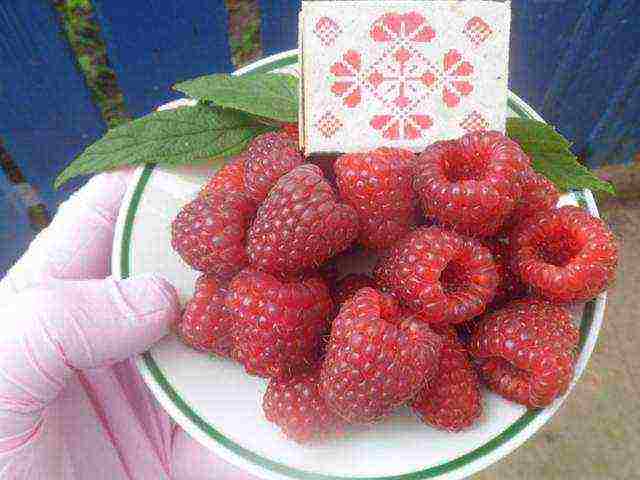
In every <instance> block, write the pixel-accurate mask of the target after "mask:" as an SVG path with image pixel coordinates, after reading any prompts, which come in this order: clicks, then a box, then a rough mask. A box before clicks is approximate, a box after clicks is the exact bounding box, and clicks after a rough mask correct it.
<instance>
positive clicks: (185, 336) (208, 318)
mask: <svg viewBox="0 0 640 480" xmlns="http://www.w3.org/2000/svg"><path fill="white" fill-rule="evenodd" d="M226 295H227V289H226V285H225V284H224V282H220V281H219V280H217V279H216V278H215V277H214V276H212V275H201V276H200V277H199V278H198V280H197V281H196V288H195V293H194V294H193V297H192V298H191V300H189V302H188V303H187V306H186V308H185V311H184V314H183V315H182V321H181V322H180V324H179V325H178V333H179V335H180V338H182V340H183V341H184V342H185V343H186V344H187V345H189V346H191V347H193V348H195V349H196V350H201V351H204V352H212V353H216V354H218V355H222V356H228V355H229V353H230V351H231V340H232V336H231V329H232V326H233V322H232V318H231V315H229V312H228V311H227V308H226V307H225V304H224V299H225V296H226Z"/></svg>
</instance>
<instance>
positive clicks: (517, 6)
mask: <svg viewBox="0 0 640 480" xmlns="http://www.w3.org/2000/svg"><path fill="white" fill-rule="evenodd" d="M299 7H300V1H299V0H144V1H143V0H136V1H131V0H128V1H124V0H6V1H2V2H1V3H0V278H1V277H2V276H4V272H5V271H6V270H7V269H8V268H9V267H10V265H11V264H12V263H13V262H14V261H15V260H16V259H17V258H19V256H20V255H21V254H22V252H23V251H24V249H25V248H26V246H27V245H28V243H29V242H30V241H31V240H32V239H33V237H34V236H35V235H36V234H37V232H38V231H40V230H41V229H43V228H45V227H46V225H47V224H48V222H49V221H50V219H51V216H52V215H54V214H55V211H56V209H57V207H58V205H59V204H60V202H62V201H63V200H64V199H65V198H67V197H68V196H69V194H70V193H71V192H72V191H73V190H74V189H76V188H77V187H78V186H79V185H81V184H82V183H83V181H85V180H77V181H75V182H71V183H70V184H68V185H67V186H65V187H64V188H63V189H62V190H61V191H55V190H54V189H53V186H52V183H53V179H54V178H55V176H56V175H57V173H59V172H60V171H61V170H62V168H63V167H64V166H65V165H66V164H67V163H69V162H70V161H71V160H72V159H73V158H74V157H75V156H76V155H77V154H78V153H80V152H81V151H82V150H83V149H84V148H85V147H86V146H87V145H89V144H90V143H92V142H93V141H95V140H96V139H97V138H98V137H100V136H101V135H102V134H103V133H104V132H105V131H106V129H108V128H111V127H115V126H117V125H119V124H121V123H123V122H126V121H128V120H129V119H131V118H133V117H137V116H140V115H144V114H146V113H148V112H150V111H151V110H153V109H154V108H155V107H157V106H158V105H160V104H162V103H164V102H166V101H168V100H171V99H173V98H177V95H176V94H175V92H172V91H171V90H170V86H171V85H172V84H173V83H175V82H176V81H179V80H183V79H188V78H191V77H195V76H198V75H203V74H206V73H212V72H230V71H233V70H234V69H235V68H238V67H241V66H243V65H245V64H247V63H249V62H251V61H253V60H256V59H258V58H261V57H263V56H265V55H270V54H273V53H277V52H281V51H284V50H288V49H291V48H295V47H296V44H297V38H296V37H297V34H296V30H297V29H296V19H297V13H298V10H299ZM512 9H513V22H512V39H511V59H510V88H511V90H512V91H514V92H515V93H516V94H518V95H519V96H521V97H522V98H523V99H524V100H525V101H527V102H528V103H529V104H530V105H531V106H533V107H534V108H535V109H536V110H537V111H538V112H539V113H540V114H541V115H542V116H543V117H544V118H545V119H546V120H547V121H548V122H550V123H552V124H554V125H555V126H556V127H557V128H558V130H560V132H561V133H563V134H564V135H565V136H566V137H568V138H569V139H570V140H572V141H573V142H574V146H573V149H574V153H576V154H577V155H578V156H579V158H580V161H581V162H583V163H584V164H586V165H588V166H590V167H591V168H594V169H596V171H597V173H598V175H600V176H601V177H602V178H604V179H607V180H609V181H611V182H613V183H614V185H615V187H616V189H617V191H618V195H617V196H616V197H613V196H608V195H604V194H603V195H600V196H599V198H598V203H599V207H600V211H601V215H602V216H603V217H604V218H605V219H606V220H607V221H608V222H609V224H610V225H611V227H612V229H613V230H614V231H615V232H616V233H617V234H618V236H619V238H620V241H621V245H622V252H621V265H620V269H619V273H618V280H617V283H616V285H615V286H614V287H613V289H612V290H611V292H610V297H609V299H610V300H609V305H608V308H607V312H606V318H605V326H604V328H603V331H602V334H601V338H600V340H599V343H598V346H597V347H596V351H595V354H594V356H593V357H592V360H591V362H590V365H589V367H588V369H587V372H586V373H585V375H584V377H583V379H582V381H581V382H580V383H579V385H578V386H577V388H576V390H575V391H574V393H573V394H572V395H571V396H570V397H569V399H568V401H567V402H566V403H565V405H564V406H563V408H562V409H561V411H560V412H559V413H558V414H557V415H556V417H555V419H554V420H553V421H551V422H550V423H549V424H548V425H546V426H545V427H544V428H543V429H542V430H541V431H540V432H539V433H538V434H537V435H536V436H535V437H534V438H533V439H532V440H530V441H529V442H527V443H526V444H525V446H524V447H521V448H520V449H519V450H518V451H516V452H515V453H514V454H512V455H510V456H508V457H507V458H506V459H504V460H503V461H501V462H500V463H499V464H497V465H495V466H493V467H491V468H489V469H488V470H486V471H485V472H483V473H481V474H478V475H476V476H475V477H474V479H478V480H490V479H491V480H493V479H496V480H497V479H501V480H511V479H513V480H516V479H517V480H523V479H527V480H528V479H549V480H551V479H556V478H557V479H561V478H562V479H565V478H572V479H573V478H580V479H581V480H587V479H598V480H600V479H625V480H627V479H633V478H640V459H639V458H638V456H637V451H638V448H639V447H640V431H639V430H640V429H639V428H638V426H639V425H640V409H639V408H638V407H639V406H640V386H639V385H640V375H639V374H638V372H640V353H638V352H640V333H639V332H640V328H638V326H637V325H636V322H637V317H638V312H639V311H640V301H639V300H638V293H640V292H639V291H638V287H637V285H639V284H640V251H639V250H640V34H638V33H637V32H638V31H640V2H638V1H637V0H585V1H578V2H576V1H573V0H513V1H512Z"/></svg>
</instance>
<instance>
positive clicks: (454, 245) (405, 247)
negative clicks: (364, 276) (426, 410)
mask: <svg viewBox="0 0 640 480" xmlns="http://www.w3.org/2000/svg"><path fill="white" fill-rule="evenodd" d="M374 277H375V279H376V282H377V283H378V285H379V286H380V287H381V288H383V289H385V290H388V291H389V292H391V293H393V294H394V295H396V296H397V297H398V298H399V299H400V300H401V301H402V302H403V303H404V304H405V305H407V306H408V307H409V308H411V309H413V310H414V311H415V312H417V315H418V317H419V318H420V319H422V320H424V321H426V322H429V323H434V324H436V323H438V324H452V323H461V322H464V321H466V320H469V319H471V318H473V317H475V316H477V315H480V314H481V313H483V312H484V310H485V308H486V306H487V305H488V304H489V302H491V300H492V299H493V296H494V294H495V291H496V286H497V284H498V273H497V271H496V265H495V263H494V261H493V257H492V256H491V253H490V252H489V249H487V248H486V247H484V246H483V245H481V244H480V242H478V241H477V240H474V239H471V238H467V237H463V236H461V235H458V234H457V233H455V232H451V231H448V230H445V229H443V228H440V227H421V228H419V229H417V230H415V231H413V232H411V233H410V234H409V235H407V236H406V237H405V238H403V239H402V240H400V242H398V243H397V244H396V245H395V246H394V247H393V248H391V249H390V251H389V253H388V255H387V256H385V257H383V258H382V259H381V261H380V262H379V263H378V265H377V266H376V268H375V271H374Z"/></svg>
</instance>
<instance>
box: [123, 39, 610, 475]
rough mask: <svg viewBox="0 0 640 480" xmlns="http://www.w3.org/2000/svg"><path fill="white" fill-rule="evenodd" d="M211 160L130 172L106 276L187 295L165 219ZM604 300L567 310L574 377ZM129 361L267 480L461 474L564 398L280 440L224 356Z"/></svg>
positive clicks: (288, 63) (185, 417) (283, 65)
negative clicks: (160, 284) (324, 437)
mask: <svg viewBox="0 0 640 480" xmlns="http://www.w3.org/2000/svg"><path fill="white" fill-rule="evenodd" d="M296 68H297V54H296V51H289V52H284V53H282V54H279V55H275V56H272V57H269V58H266V59H264V60H261V61H259V62H256V63H254V64H252V65H250V66H249V67H246V68H244V69H242V70H241V71H239V72H237V73H238V74H243V73H246V72H249V71H253V72H255V71H272V70H276V69H280V70H285V71H293V72H295V69H296ZM509 108H510V114H511V115H512V116H521V117H526V118H534V119H538V120H541V118H540V117H539V116H538V115H537V114H536V112H534V111H533V109H531V108H530V107H529V106H528V105H526V104H525V103H524V102H523V101H522V100H521V99H520V98H518V97H517V96H516V95H513V94H511V95H510V97H509ZM218 166H219V163H217V164H211V165H207V166H203V167H197V168H195V167H182V168H165V167H155V168H154V167H153V166H146V167H141V168H140V169H138V171H137V176H136V180H135V181H134V182H133V183H132V186H131V188H130V189H129V191H128V193H127V195H126V198H125V201H124V204H123V207H122V210H121V212H120V217H119V220H118V225H117V230H116V238H115V243H114V253H113V273H114V275H115V276H119V277H122V278H125V277H127V276H129V275H134V274H136V275H137V274H141V273H145V272H157V273H161V274H163V275H165V276H166V277H167V278H168V279H169V280H170V281H172V282H173V283H174V285H175V286H176V287H177V289H178V291H179V293H180V298H181V300H182V301H183V302H184V301H186V300H187V299H188V298H189V297H190V295H191V294H192V292H193V283H194V281H195V279H196V277H197V273H196V272H194V271H192V270H190V269H189V268H188V267H187V266H186V265H185V264H184V263H182V262H181V261H180V259H179V257H178V255H177V254H175V253H174V252H173V251H172V249H171V246H170V224H171V221H172V219H173V218H174V216H175V215H176V213H177V212H178V209H179V208H180V207H181V206H182V205H184V204H185V203H186V202H187V201H189V200H190V199H191V198H193V197H194V196H195V194H196V193H197V191H198V190H199V187H200V185H201V184H202V183H203V181H204V180H205V179H206V178H207V176H209V175H211V172H212V169H215V168H217V167H218ZM562 203H574V204H576V203H579V204H582V205H583V206H585V207H586V208H588V209H589V211H590V212H591V213H592V214H593V215H597V208H596V205H595V202H594V200H593V197H592V195H591V193H590V192H589V191H583V192H574V193H572V194H569V195H565V196H564V197H563V199H562ZM604 306H605V295H601V296H600V297H599V298H598V299H597V300H595V301H593V302H591V303H589V304H587V305H586V307H585V308H584V310H582V309H581V311H579V312H576V322H579V324H580V331H581V335H582V336H581V342H580V357H579V360H578V364H577V368H576V375H575V379H574V383H575V381H576V380H577V379H578V377H580V375H581V374H582V372H583V371H584V368H585V366H586V364H587V361H588V360H589V357H590V355H591V352H592V351H593V347H594V345H595V342H596V339H597V336H598V332H599V330H600V326H601V323H602V318H603V312H604ZM138 367H139V369H140V373H141V374H142V376H143V378H144V379H145V381H146V382H147V384H148V385H149V387H150V389H151V390H152V392H153V393H154V394H155V396H156V397H157V399H158V401H159V402H160V403H161V404H162V405H163V406H164V408H165V409H166V410H167V411H168V412H169V414H170V415H171V416H172V417H173V418H174V419H175V420H176V422H178V423H179V424H180V425H181V426H182V428H184V429H185V430H186V431H187V432H189V434H191V435H192V436H193V437H194V438H195V439H197V440H198V441H199V442H201V443H202V444H203V445H204V446H205V447H207V448H210V449H211V450H214V451H215V452H216V453H217V454H219V455H220V456H222V457H224V458H225V459H227V460H228V461H229V462H232V463H234V464H236V465H239V466H240V467H243V468H245V469H246V470H249V471H250V472H252V473H254V474H256V475H259V476H261V477H264V478H269V479H285V478H286V479H290V478H295V479H305V480H306V479H318V480H320V479H323V480H324V479H327V480H329V479H351V478H359V479H363V478H366V479H380V480H382V479H389V480H390V479H391V478H393V480H405V479H406V480H417V479H422V478H438V479H448V480H451V479H459V478H464V477H466V476H468V475H471V474H472V473H474V472H477V471H479V470H481V469H482V468H485V467H486V466H488V465H490V464H492V463H494V462H496V461H497V460H499V459H500V458H502V457H503V456H505V455H506V454H508V453H509V452H511V451H512V450H513V449H515V448H516V447H518V446H519V445H520V444H522V443H523V442H524V441H525V440H526V439H527V438H529V437H530V436H531V435H533V434H534V433H535V432H536V431H537V430H538V429H539V428H540V427H541V426H542V425H543V424H544V423H545V422H547V421H548V420H549V418H550V417H551V416H552V415H553V414H554V412H555V411H556V410H557V409H558V408H559V407H560V405H561V403H562V401H563V399H558V400H557V401H556V402H555V403H554V404H553V405H552V406H550V407H548V408H546V409H544V410H538V411H526V410H525V409H524V408H522V407H520V406H518V405H516V404H514V403H511V402H508V401H505V400H503V399H502V398H500V397H498V396H496V395H493V394H490V393H488V392H485V397H484V414H483V417H482V419H481V421H480V422H478V424H477V425H476V426H475V427H474V428H472V429H471V430H468V431H466V432H464V433H459V434H450V433H444V432H440V431H437V430H434V429H432V428H429V427H427V426H424V425H423V424H420V423H418V422H417V421H415V419H413V417H411V415H410V414H409V412H407V411H401V412H398V413H397V414H396V415H394V416H393V417H392V418H389V419H387V420H386V421H384V422H382V423H380V424H378V425H376V426H375V427H373V428H371V429H369V430H364V431H356V432H353V434H350V435H348V436H346V437H345V438H342V439H336V440H332V441H327V442H324V443H319V444H315V445H311V446H300V445H298V444H296V443H294V442H291V441H288V440H286V439H285V438H284V437H283V436H282V435H281V433H280V432H279V430H278V429H277V428H276V427H275V426H273V425H272V424H270V423H269V422H267V421H266V419H265V418H264V416H263V414H262V409H261V398H262V394H263V393H264V391H265V388H266V382H265V381H264V380H261V379H257V378H253V377H249V376H248V375H246V374H244V373H243V371H242V370H241V368H240V367H239V366H237V365H235V364H233V363H231V362H229V361H224V360H219V359H215V358H212V357H209V356H208V355H205V354H199V353H195V352H193V351H191V350H189V349H188V348H186V347H184V346H183V345H182V344H181V343H180V342H179V341H178V340H177V339H176V338H175V337H173V336H170V337H168V338H165V339H164V340H162V341H161V342H160V343H159V344H157V345H156V346H154V347H153V348H152V349H151V350H150V351H149V352H147V353H145V354H144V355H142V356H141V357H140V358H139V360H138Z"/></svg>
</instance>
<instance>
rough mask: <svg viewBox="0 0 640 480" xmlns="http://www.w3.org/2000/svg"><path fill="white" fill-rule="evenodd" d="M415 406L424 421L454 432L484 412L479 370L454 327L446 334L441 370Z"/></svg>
mask: <svg viewBox="0 0 640 480" xmlns="http://www.w3.org/2000/svg"><path fill="white" fill-rule="evenodd" d="M411 407H412V409H413V411H414V412H415V413H416V414H417V415H418V416H419V417H420V418H421V419H422V421H423V422H425V423H428V424H429V425H433V426H434V427H436V428H439V429H441V430H448V431H451V432H458V431H460V430H463V429H465V428H468V427H470V426H471V425H473V424H474V423H475V421H476V420H477V419H478V418H479V417H480V415H481V414H482V394H481V393H480V380H479V378H478V374H477V372H476V371H475V369H474V367H473V365H472V364H471V361H470V359H469V353H468V352H467V349H466V348H465V347H464V345H463V344H462V342H460V340H458V336H457V334H456V331H455V330H454V329H453V328H448V329H447V330H446V331H445V332H444V335H443V344H442V350H441V352H440V361H439V367H438V374H437V375H436V376H435V377H434V378H433V379H432V380H431V381H430V382H429V383H428V384H427V386H425V387H424V388H423V389H422V390H420V392H419V393H418V395H417V396H416V398H415V399H414V400H413V402H412V403H411Z"/></svg>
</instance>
